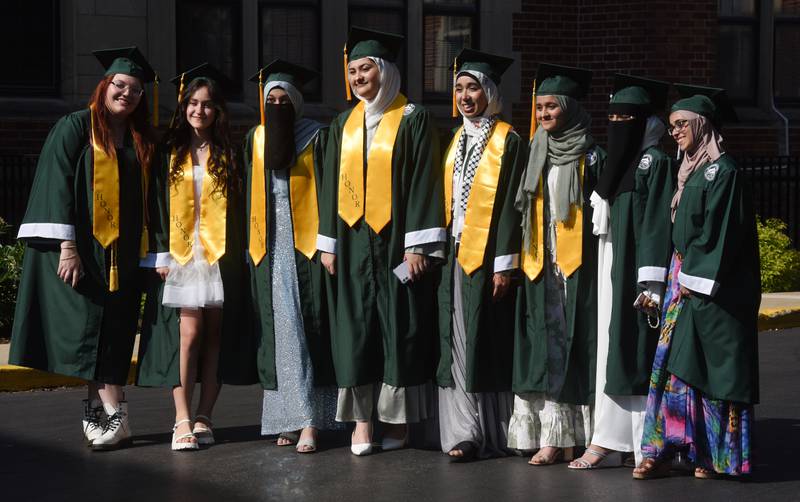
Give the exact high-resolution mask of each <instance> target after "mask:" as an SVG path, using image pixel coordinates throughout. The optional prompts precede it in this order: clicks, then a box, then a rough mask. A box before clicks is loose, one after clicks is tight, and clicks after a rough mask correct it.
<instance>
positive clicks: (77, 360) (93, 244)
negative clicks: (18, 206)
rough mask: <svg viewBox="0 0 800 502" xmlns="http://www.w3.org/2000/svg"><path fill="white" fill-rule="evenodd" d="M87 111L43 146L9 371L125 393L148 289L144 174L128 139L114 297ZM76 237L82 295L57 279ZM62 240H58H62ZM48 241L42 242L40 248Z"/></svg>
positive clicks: (26, 230) (26, 227) (70, 118)
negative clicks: (95, 220) (143, 260)
mask: <svg viewBox="0 0 800 502" xmlns="http://www.w3.org/2000/svg"><path fill="white" fill-rule="evenodd" d="M90 136H91V118H90V111H89V109H88V108H87V109H85V110H81V111H78V112H75V113H72V114H70V115H67V116H66V117H64V118H62V119H61V120H59V121H58V123H57V124H56V125H55V126H54V127H53V129H52V130H51V131H50V134H49V136H48V137H47V140H46V141H45V144H44V147H43V148H42V152H41V154H40V156H39V162H38V165H37V168H36V177H35V179H34V183H33V187H32V189H31V195H30V199H29V201H28V208H27V211H26V213H25V217H24V219H23V222H22V225H23V226H22V227H21V228H20V235H21V236H23V237H24V236H25V235H28V237H25V241H26V249H25V256H24V258H23V266H22V267H23V272H22V278H21V280H20V285H19V290H18V292H17V305H16V310H15V314H14V327H13V330H12V336H11V348H10V353H9V363H10V364H15V365H19V366H27V367H31V368H37V369H41V370H45V371H50V372H53V373H59V374H62V375H68V376H74V377H78V378H84V379H87V380H95V379H96V380H100V381H103V382H106V383H113V384H123V385H124V384H125V382H126V380H127V374H128V368H129V365H130V360H131V352H132V351H133V343H134V339H135V336H136V323H137V319H138V315H139V301H140V298H141V289H140V281H139V278H140V276H139V268H138V263H139V246H140V239H141V232H142V191H141V186H142V178H141V175H142V172H141V166H140V165H139V162H138V160H137V158H136V151H135V149H134V146H133V142H132V139H131V136H130V134H127V135H126V136H125V138H124V145H123V146H122V147H120V148H117V150H116V154H117V161H118V165H119V182H120V187H122V189H120V191H119V199H120V200H119V204H120V208H119V224H120V228H119V239H118V241H117V249H118V256H117V265H118V270H119V290H118V291H116V292H114V293H111V292H109V291H108V267H109V265H110V248H109V249H108V250H105V249H103V247H102V246H101V245H100V244H99V243H98V242H97V240H96V239H95V238H94V236H93V234H92V217H93V207H92V198H93V191H92V180H93V172H94V171H93V162H92V147H91V145H90ZM66 227H72V228H74V239H75V242H76V245H77V251H78V254H79V255H80V259H81V264H82V266H83V271H84V273H85V275H84V276H83V278H82V279H81V280H80V281H79V282H78V285H77V287H76V288H75V289H73V288H72V287H71V286H68V285H67V284H65V283H64V282H63V281H62V280H61V279H60V278H59V277H58V276H57V275H56V271H57V269H58V263H59V257H60V241H61V240H64V239H66V237H65V236H64V235H62V236H60V237H56V236H55V235H54V234H53V233H52V232H51V230H52V229H64V228H66ZM57 233H59V232H58V231H56V234H57ZM42 237H44V238H42Z"/></svg>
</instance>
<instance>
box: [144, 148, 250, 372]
mask: <svg viewBox="0 0 800 502" xmlns="http://www.w3.org/2000/svg"><path fill="white" fill-rule="evenodd" d="M163 150H165V149H162V151H161V152H160V154H159V156H158V159H157V163H156V164H155V169H154V171H153V176H152V182H151V187H152V189H151V191H150V194H149V204H148V205H149V208H150V234H151V238H150V243H151V252H152V253H154V254H163V253H169V190H170V187H169V184H168V176H169V167H170V166H169V157H170V155H169V152H168V151H163ZM232 185H233V186H232V187H231V188H229V189H228V191H227V212H226V216H225V254H224V255H223V256H222V258H220V259H219V271H220V275H221V276H222V285H223V290H224V294H225V301H224V304H223V310H222V337H221V346H220V355H219V370H218V375H219V379H220V381H221V382H222V383H225V384H233V385H249V384H253V383H256V382H257V378H256V371H255V358H254V356H253V353H254V350H255V343H256V342H255V338H254V336H253V333H252V330H251V329H250V327H249V325H248V316H247V313H248V303H249V301H250V300H249V298H250V296H249V294H248V291H247V285H248V282H249V279H248V276H247V268H246V266H245V262H244V253H245V245H244V236H245V228H244V222H245V220H244V204H243V201H242V187H241V186H240V182H239V181H234V182H232ZM143 273H145V274H146V275H147V299H146V301H145V308H144V315H143V319H142V335H141V339H140V341H139V368H138V374H137V376H136V384H137V385H142V386H148V387H150V386H153V387H171V386H175V385H179V384H180V325H179V318H180V312H179V310H180V309H177V308H173V307H165V306H164V305H162V303H161V302H162V296H163V293H164V281H162V280H161V278H160V277H158V276H157V274H155V273H154V272H152V271H144V270H143ZM198 374H199V372H198Z"/></svg>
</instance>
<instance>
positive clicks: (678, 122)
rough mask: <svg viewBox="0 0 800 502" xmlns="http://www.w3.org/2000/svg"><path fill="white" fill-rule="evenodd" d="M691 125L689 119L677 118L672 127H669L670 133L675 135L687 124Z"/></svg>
mask: <svg viewBox="0 0 800 502" xmlns="http://www.w3.org/2000/svg"><path fill="white" fill-rule="evenodd" d="M687 125H689V121H688V120H687V119H680V120H676V121H675V123H674V124H672V127H670V128H669V129H668V132H669V135H670V136H674V135H675V134H676V133H679V132H681V131H683V130H684V129H686V126H687Z"/></svg>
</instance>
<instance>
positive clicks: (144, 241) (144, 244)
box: [139, 223, 150, 258]
mask: <svg viewBox="0 0 800 502" xmlns="http://www.w3.org/2000/svg"><path fill="white" fill-rule="evenodd" d="M149 235H150V234H149V232H148V230H147V223H145V224H144V225H142V238H141V241H140V242H139V258H144V257H145V256H147V251H148V250H149V249H150V239H149V237H148V236H149Z"/></svg>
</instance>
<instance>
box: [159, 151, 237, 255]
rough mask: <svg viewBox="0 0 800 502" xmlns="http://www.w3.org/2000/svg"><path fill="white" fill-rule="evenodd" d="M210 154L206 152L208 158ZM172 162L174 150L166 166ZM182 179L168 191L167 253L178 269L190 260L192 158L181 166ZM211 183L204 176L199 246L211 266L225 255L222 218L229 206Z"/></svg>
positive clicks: (192, 238) (211, 180)
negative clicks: (178, 266)
mask: <svg viewBox="0 0 800 502" xmlns="http://www.w3.org/2000/svg"><path fill="white" fill-rule="evenodd" d="M210 156H211V150H210V149H209V158H210ZM174 159H175V151H174V150H173V151H172V153H171V154H170V156H169V165H170V166H172V165H173V162H174ZM181 169H182V170H183V176H182V177H181V180H180V181H179V182H177V183H175V184H174V185H173V186H171V187H170V190H169V222H170V227H169V253H170V254H171V255H172V257H173V258H174V259H175V261H177V262H178V263H180V264H181V265H186V263H188V262H189V260H190V259H191V258H192V256H193V250H192V246H193V244H194V212H195V209H194V168H193V166H192V156H191V154H187V155H186V158H185V159H184V160H183V163H182V164H181ZM213 185H214V180H213V179H212V178H211V176H203V189H202V193H201V196H200V201H201V202H200V242H201V243H202V244H203V248H204V250H205V256H206V260H208V263H209V264H212V265H213V264H214V263H216V262H217V260H219V259H220V258H221V257H222V255H224V254H225V218H226V212H227V207H228V203H227V200H226V198H225V196H224V195H223V194H222V193H221V192H220V191H214V186H213Z"/></svg>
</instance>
